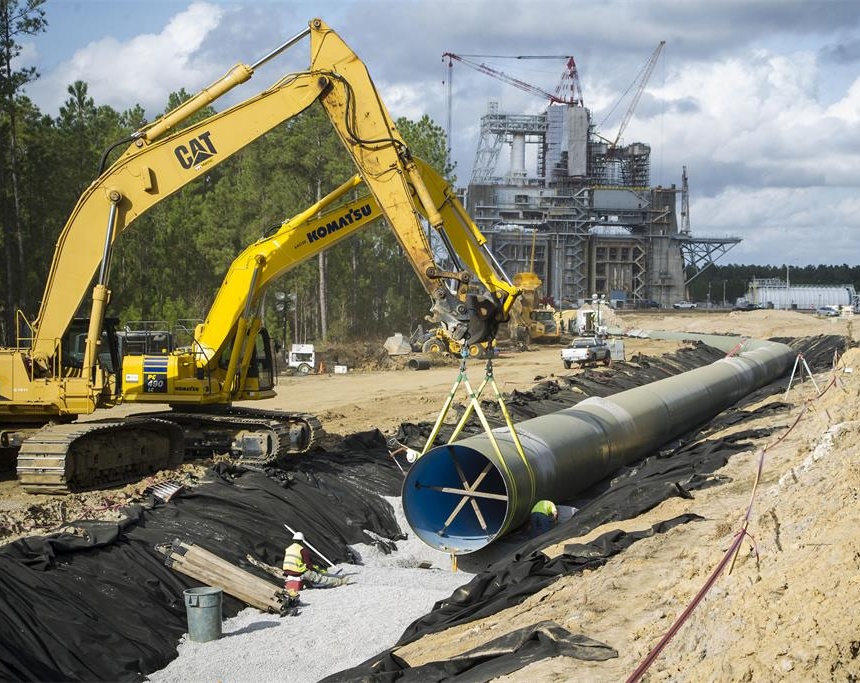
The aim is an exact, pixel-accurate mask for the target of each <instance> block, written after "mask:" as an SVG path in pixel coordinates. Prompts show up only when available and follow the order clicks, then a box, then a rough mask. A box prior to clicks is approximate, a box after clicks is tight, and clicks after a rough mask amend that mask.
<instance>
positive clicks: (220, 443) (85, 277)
mask: <svg viewBox="0 0 860 683" xmlns="http://www.w3.org/2000/svg"><path fill="white" fill-rule="evenodd" d="M308 36H309V37H310V45H311V61H310V67H309V68H308V70H307V71H304V72H301V73H295V74H289V75H287V76H285V77H284V78H282V79H280V80H279V81H278V82H276V83H275V84H274V85H273V86H272V87H270V88H268V89H267V90H265V91H263V92H261V93H259V94H257V95H255V96H253V97H251V98H249V99H247V100H245V101H243V102H241V103H239V104H238V105H235V106H233V107H231V108H229V109H226V110H225V111H223V112H220V113H218V114H215V115H213V116H211V117H209V118H208V119H206V120H204V121H201V122H199V123H195V124H191V125H186V126H185V127H181V126H182V124H183V122H185V121H187V119H188V118H189V117H190V116H191V115H193V114H194V113H195V112H197V111H199V110H200V109H201V108H202V107H204V106H206V105H208V104H209V103H211V102H212V101H213V100H215V99H217V98H218V97H220V96H222V95H223V94H224V93H226V92H227V91H229V90H230V89H231V88H233V87H235V86H236V85H239V84H240V83H243V82H244V81H247V80H248V79H249V78H250V77H251V76H252V74H253V72H254V70H255V69H256V68H257V67H259V66H260V65H261V64H263V63H264V62H266V61H268V60H270V59H272V58H273V57H274V56H276V55H277V54H279V53H281V52H283V51H284V50H286V49H287V48H289V47H291V46H292V45H294V44H295V43H297V42H298V41H300V40H302V39H304V38H307V37H308ZM315 102H318V103H319V104H321V105H322V107H323V108H324V110H325V112H326V113H327V115H328V117H329V119H330V122H331V124H332V126H333V127H334V129H335V130H336V132H337V133H338V135H339V137H340V138H341V140H342V141H343V143H344V145H345V147H346V149H347V150H348V152H349V154H350V155H351V157H352V159H353V160H354V162H355V164H356V167H357V169H358V175H357V176H356V177H355V178H352V179H350V180H348V181H347V182H346V183H344V184H343V185H342V186H341V187H340V188H338V189H337V190H335V192H333V193H332V194H331V195H329V196H328V197H326V198H325V199H323V200H322V201H321V202H319V203H317V204H315V205H314V206H312V207H310V208H309V209H308V210H306V211H305V212H303V213H302V214H300V215H299V216H297V217H295V218H294V219H291V220H290V221H287V222H286V223H284V225H282V226H281V228H280V229H279V230H278V231H277V232H276V233H275V234H272V235H270V236H268V237H266V238H264V239H262V240H260V241H258V242H257V243H255V244H253V245H251V247H249V248H248V249H247V250H246V251H245V252H243V254H241V255H240V256H239V257H238V258H237V259H236V261H235V262H234V264H233V266H232V267H231V268H230V271H229V272H228V274H227V277H226V279H225V280H224V283H223V285H222V287H221V289H220V290H219V293H218V295H217V297H216V300H215V302H214V304H213V306H212V308H211V310H210V313H209V315H208V316H207V318H206V320H205V321H204V322H203V323H202V324H201V325H199V326H198V327H197V329H196V331H195V338H194V341H193V343H192V344H191V345H190V346H189V347H187V348H185V349H180V350H177V351H175V352H173V353H171V354H169V355H167V356H164V355H160V356H146V355H144V356H126V357H125V358H121V357H120V356H119V352H118V346H117V342H116V339H117V335H116V330H115V327H114V323H113V321H112V320H111V319H110V318H108V317H107V316H106V309H107V305H108V303H109V301H110V290H109V289H108V279H109V274H110V263H111V254H112V250H113V245H114V242H115V240H116V239H118V238H119V236H120V235H121V234H122V232H123V231H124V230H125V229H126V228H127V227H129V226H130V225H131V223H132V222H133V221H134V219H135V218H137V217H138V216H140V215H141V214H143V213H144V212H145V211H147V210H149V209H150V208H152V207H153V206H154V205H155V204H157V203H159V202H160V201H162V200H164V199H166V198H167V197H169V196H170V195H172V194H174V193H175V192H177V191H178V190H180V189H181V188H182V187H184V186H185V185H187V184H188V183H190V182H192V181H194V180H195V179H197V178H199V177H200V176H201V175H203V174H205V173H207V172H208V171H210V170H211V169H212V168H213V167H214V166H215V165H217V164H219V163H220V162H222V161H224V160H225V159H227V158H228V157H229V156H231V155H232V154H234V153H235V152H237V151H239V150H240V149H242V148H243V147H245V146H247V145H248V144H249V143H251V142H252V141H253V140H255V139H257V138H259V137H260V136H262V135H264V134H265V133H266V132H268V131H269V130H271V129H272V128H274V127H275V126H276V125H278V124H279V123H281V122H283V121H285V120H287V119H289V118H292V117H293V116H296V115H297V114H299V113H301V112H302V111H304V110H305V109H306V108H308V107H309V106H311V105H312V104H313V103H315ZM124 142H125V143H126V144H128V147H127V149H126V150H125V152H124V153H123V154H122V155H121V156H120V157H119V158H118V159H117V161H115V162H114V163H113V164H112V165H110V166H109V167H108V168H107V169H105V170H104V171H103V172H102V173H101V174H100V175H99V176H98V177H97V178H96V180H95V181H93V183H92V184H91V185H90V186H89V187H88V188H87V190H86V191H85V192H84V193H83V194H82V196H81V197H80V199H79V200H78V203H77V205H76V206H75V208H74V210H73V212H72V215H71V216H70V218H69V219H68V221H67V223H66V225H65V227H64V228H63V231H62V233H61V235H60V237H59V240H58V243H57V247H56V250H55V253H54V259H53V262H52V266H51V270H50V273H49V276H48V280H47V283H46V286H45V293H44V296H43V298H42V305H41V309H40V311H39V314H38V317H37V318H36V319H35V320H34V321H32V322H29V321H26V320H25V319H24V318H23V316H22V315H19V320H20V321H22V322H23V323H25V324H24V325H23V327H24V329H26V330H27V332H26V333H24V334H19V336H18V339H17V340H16V345H15V346H14V347H8V348H3V349H0V428H2V431H0V450H2V455H4V456H6V457H10V456H11V457H15V456H17V462H18V477H19V480H20V481H21V482H22V484H23V486H24V487H25V488H26V489H27V490H29V491H41V492H66V491H70V490H81V489H90V488H97V487H105V486H112V485H117V484H120V483H123V482H126V481H131V480H135V479H137V478H139V477H141V476H144V475H146V474H148V473H150V472H153V471H156V470H158V469H161V468H164V467H167V466H171V465H174V464H176V463H178V462H180V461H181V460H182V458H183V457H184V454H185V452H186V451H192V452H194V451H197V452H201V451H202V452H207V451H208V452H213V451H216V452H217V451H229V452H231V453H234V454H238V455H240V456H241V457H244V458H246V459H252V460H257V461H259V462H267V461H269V460H272V459H274V458H277V457H279V456H281V455H284V454H286V453H290V452H302V451H304V450H307V449H308V448H309V447H310V444H311V443H312V439H313V432H314V429H315V428H316V426H317V424H316V421H315V420H314V419H313V418H312V417H310V416H306V415H295V414H287V413H280V412H271V411H262V410H250V409H239V408H237V407H235V406H233V403H234V402H236V401H244V400H248V399H261V398H268V397H271V396H273V395H274V393H273V385H274V365H273V362H272V353H271V345H270V344H269V341H268V335H267V333H266V332H265V330H264V329H263V328H262V326H261V319H260V316H259V309H260V303H261V300H262V293H263V291H264V289H265V287H266V285H267V284H269V283H270V282H271V281H272V280H273V279H274V278H276V277H278V275H280V274H282V273H283V272H285V271H286V270H288V269H289V268H290V267H292V266H293V265H295V264H297V263H299V262H301V261H302V260H304V259H306V258H309V257H310V256H312V255H313V254H315V253H318V252H319V251H321V250H323V249H326V248H328V247H329V246H332V245H333V244H335V243H336V242H337V241H339V240H341V239H343V238H344V237H346V236H348V235H349V234H351V233H353V232H355V230H358V229H360V228H361V227H363V226H364V225H367V224H368V223H369V222H370V221H371V220H372V218H373V217H375V216H382V217H384V218H385V219H386V221H387V223H388V224H389V226H390V227H391V228H392V229H393V230H394V232H395V234H396V236H397V238H398V240H399V242H400V244H401V246H402V247H403V249H404V252H405V254H406V256H407V258H408V259H409V260H410V262H411V264H412V266H413V268H414V270H415V272H416V275H417V276H418V278H419V279H420V280H421V282H422V284H423V285H424V287H425V289H426V290H427V291H428V292H429V293H430V295H431V300H432V301H431V315H430V316H429V317H428V319H429V320H430V321H431V322H433V323H434V324H436V325H439V326H440V327H443V328H444V329H445V330H446V333H447V334H449V335H450V336H451V337H452V338H454V339H456V340H460V341H463V342H464V343H466V342H468V343H480V342H483V341H485V340H487V339H490V338H492V337H493V335H494V334H495V331H496V329H497V327H498V325H499V323H500V322H501V321H503V320H505V319H506V317H507V315H508V313H509V311H510V307H511V305H512V303H513V301H514V300H515V299H516V297H517V295H518V293H519V291H518V289H517V288H516V287H515V286H514V285H513V284H511V282H510V280H508V279H507V277H506V276H504V273H503V272H502V271H501V268H500V267H499V266H498V264H497V263H496V262H495V260H494V259H493V257H492V255H491V254H490V252H489V250H488V249H487V247H486V243H485V240H484V238H483V236H482V235H481V234H480V232H479V231H478V229H477V227H476V226H475V225H474V223H473V222H472V221H471V220H470V219H469V217H468V215H467V214H466V212H465V209H464V208H463V207H462V205H461V204H460V203H459V201H457V199H456V197H455V196H454V193H453V192H452V191H451V188H450V187H449V186H448V184H447V183H446V182H445V181H444V179H443V178H441V177H440V176H439V175H438V174H437V173H435V172H434V171H433V170H432V169H431V168H430V167H429V166H428V165H427V164H425V163H423V162H422V161H421V160H419V159H416V158H415V157H413V156H412V154H411V153H410V151H409V149H408V147H407V146H406V144H405V143H404V142H403V140H402V138H401V136H400V134H399V133H398V131H397V130H396V128H395V126H394V123H393V121H392V119H391V117H390V115H389V113H388V111H387V110H386V108H385V106H384V104H383V103H382V101H381V99H380V97H379V94H378V93H377V91H376V89H375V87H374V85H373V82H372V80H371V78H370V76H369V74H368V72H367V69H366V67H365V65H364V64H363V63H362V62H361V60H359V58H358V57H357V56H356V55H355V54H354V53H353V52H352V51H351V50H350V48H349V47H348V46H347V45H346V44H345V43H344V42H343V41H342V40H341V39H340V37H339V36H338V35H337V34H336V33H335V32H334V31H333V30H331V29H330V28H329V27H327V26H326V25H325V24H324V22H322V21H321V20H319V19H314V20H312V21H311V22H310V24H309V27H308V28H307V29H306V30H304V31H302V32H301V33H299V34H298V35H296V36H294V37H293V38H291V39H290V40H288V41H287V42H285V43H284V44H283V45H281V46H279V47H278V48H277V49H276V50H273V51H272V52H270V53H269V54H268V55H266V56H265V57H264V58H263V59H261V60H260V61H258V62H256V63H255V64H253V65H251V66H247V65H243V64H240V65H238V66H236V67H234V68H233V69H232V70H231V71H230V72H229V73H228V74H227V75H226V76H224V77H223V78H221V79H220V80H218V81H216V82H215V83H214V84H213V85H211V86H210V87H209V88H206V89H205V90H203V91H201V92H200V93H198V94H197V95H195V96H194V97H192V98H191V99H190V100H188V101H187V102H185V103H184V104H182V105H180V106H179V107H177V108H176V109H175V110H173V111H171V112H170V113H168V114H166V115H165V116H163V117H162V118H160V119H158V120H156V121H155V122H153V123H152V124H151V125H147V126H145V127H144V128H142V129H141V130H139V131H137V132H136V133H135V134H134V135H133V136H132V137H131V138H130V139H129V140H126V141H124ZM118 144H123V143H118ZM359 183H363V184H364V185H365V186H366V188H367V190H369V194H368V195H367V196H366V197H363V198H361V199H359V200H358V201H355V200H353V201H351V202H348V203H346V204H345V205H342V206H339V207H337V208H335V209H331V208H330V206H331V205H333V204H334V202H335V201H338V200H340V199H341V198H342V197H343V196H345V195H346V193H347V192H348V191H349V190H350V189H352V188H353V187H355V186H356V185H358V184H359ZM321 211H327V213H325V214H323V215H322V216H320V215H319V213H320V212H321ZM428 230H429V231H433V232H435V233H436V234H438V235H439V236H440V238H441V239H442V241H443V243H444V244H445V245H446V246H447V247H448V251H449V253H450V254H451V256H452V257H453V259H454V263H455V264H456V265H455V269H454V270H443V269H442V268H440V267H439V266H438V265H437V261H436V259H435V258H434V251H433V250H432V249H431V245H430V240H429V238H428V233H427V231H428ZM93 279H95V284H94V285H93V286H92V290H91V291H92V295H91V302H90V303H89V317H88V318H87V319H86V320H76V319H75V314H76V311H77V310H78V309H79V308H80V306H81V305H82V304H83V303H84V300H85V298H86V296H87V292H88V291H90V286H91V284H92V282H93ZM478 283H479V284H480V285H481V287H480V288H479V290H480V291H479V292H478V293H475V291H474V290H475V287H474V285H475V284H478ZM19 327H22V326H21V325H19ZM79 339H84V340H85V341H84V343H83V352H82V353H76V352H75V349H77V348H78V346H77V344H76V342H77V340H79ZM121 402H138V403H146V402H150V403H160V404H168V405H170V406H171V407H172V409H171V410H170V411H165V412H160V413H141V414H139V415H133V416H131V417H126V418H122V419H117V418H113V419H105V420H99V421H87V422H75V418H77V417H78V416H79V415H83V414H90V413H93V412H95V411H96V410H98V409H101V408H109V407H111V406H114V405H116V404H118V403H121Z"/></svg>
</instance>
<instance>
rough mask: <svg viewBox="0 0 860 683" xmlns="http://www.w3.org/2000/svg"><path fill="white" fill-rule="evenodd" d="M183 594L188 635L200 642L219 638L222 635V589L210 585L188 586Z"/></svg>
mask: <svg viewBox="0 0 860 683" xmlns="http://www.w3.org/2000/svg"><path fill="white" fill-rule="evenodd" d="M183 595H184V596H185V614H186V615H187V617H188V637H189V638H190V639H191V640H193V641H195V642H198V643H205V642H207V641H210V640H218V638H220V637H221V595H222V591H221V589H220V588H211V587H209V586H205V587H203V588H188V589H186V590H185V591H183Z"/></svg>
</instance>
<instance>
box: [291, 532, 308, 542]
mask: <svg viewBox="0 0 860 683" xmlns="http://www.w3.org/2000/svg"><path fill="white" fill-rule="evenodd" d="M293 540H294V541H304V540H305V535H304V534H303V533H302V532H301V531H297V532H296V533H294V534H293Z"/></svg>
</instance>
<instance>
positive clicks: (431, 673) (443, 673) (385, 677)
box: [321, 621, 618, 683]
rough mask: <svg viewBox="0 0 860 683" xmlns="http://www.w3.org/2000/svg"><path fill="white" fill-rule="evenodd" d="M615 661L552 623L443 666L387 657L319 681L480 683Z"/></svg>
mask: <svg viewBox="0 0 860 683" xmlns="http://www.w3.org/2000/svg"><path fill="white" fill-rule="evenodd" d="M617 656H618V652H617V651H616V650H614V649H613V648H611V647H609V646H608V645H606V644H605V643H601V642H598V641H596V640H593V639H591V638H589V637H588V636H585V635H581V634H573V633H571V632H570V631H568V630H567V629H566V628H564V627H562V626H559V625H558V624H556V623H555V622H554V621H541V622H538V623H537V624H532V625H531V626H525V627H523V628H520V629H516V630H514V631H511V632H510V633H506V634H504V635H502V636H499V637H498V638H495V639H493V640H491V641H489V642H487V643H485V644H484V645H481V646H479V647H476V648H474V649H472V650H469V651H468V652H464V653H463V654H460V655H456V656H454V657H452V658H451V659H448V660H445V661H439V662H428V663H427V664H422V665H421V666H416V667H412V668H409V667H408V665H406V663H405V662H404V661H403V660H402V659H400V658H399V657H398V656H397V655H394V654H391V653H387V654H386V655H384V656H383V657H382V658H381V659H379V660H376V661H375V662H374V663H373V666H372V667H371V669H372V673H367V674H361V673H359V672H358V671H357V670H352V671H353V672H354V677H353V676H352V675H351V674H350V672H341V673H339V674H335V675H333V676H329V677H327V678H324V679H322V682H321V683H339V682H342V681H356V680H361V681H380V682H382V681H401V683H422V682H423V681H456V682H457V683H484V681H489V680H492V679H495V678H498V677H499V676H504V675H506V674H509V673H512V672H514V671H517V670H519V669H522V668H523V667H525V666H528V665H529V664H532V663H534V662H537V661H540V660H541V659H546V658H548V657H574V658H576V659H583V660H589V661H604V660H606V659H611V658H613V657H617Z"/></svg>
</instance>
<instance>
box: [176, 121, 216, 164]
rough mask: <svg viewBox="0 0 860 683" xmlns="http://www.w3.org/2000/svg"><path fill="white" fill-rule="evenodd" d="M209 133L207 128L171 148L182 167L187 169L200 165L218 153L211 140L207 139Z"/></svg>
mask: <svg viewBox="0 0 860 683" xmlns="http://www.w3.org/2000/svg"><path fill="white" fill-rule="evenodd" d="M210 135H211V133H210V132H209V131H208V130H207V131H206V132H205V133H200V135H198V136H197V137H196V138H191V139H190V140H189V141H188V142H185V143H183V144H181V145H178V146H177V147H176V148H175V149H174V150H173V153H174V154H175V155H176V158H177V159H179V164H180V165H181V166H182V168H184V169H189V168H192V167H193V166H200V165H201V164H203V163H205V162H206V161H208V160H209V159H211V158H212V157H214V156H215V155H216V154H217V153H218V151H217V150H216V149H215V145H213V144H212V140H210V139H209V136H210Z"/></svg>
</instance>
